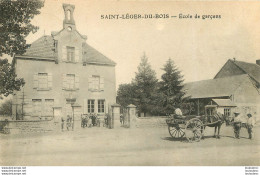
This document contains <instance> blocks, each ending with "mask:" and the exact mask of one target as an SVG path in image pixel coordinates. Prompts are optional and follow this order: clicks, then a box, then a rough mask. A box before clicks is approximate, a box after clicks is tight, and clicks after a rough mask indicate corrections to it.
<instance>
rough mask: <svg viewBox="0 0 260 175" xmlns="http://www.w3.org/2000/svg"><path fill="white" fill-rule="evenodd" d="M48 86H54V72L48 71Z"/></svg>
mask: <svg viewBox="0 0 260 175" xmlns="http://www.w3.org/2000/svg"><path fill="white" fill-rule="evenodd" d="M48 88H50V89H51V88H52V73H48Z"/></svg>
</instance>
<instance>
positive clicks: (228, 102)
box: [212, 99, 236, 107]
mask: <svg viewBox="0 0 260 175" xmlns="http://www.w3.org/2000/svg"><path fill="white" fill-rule="evenodd" d="M212 100H213V101H214V102H215V103H216V104H217V105H218V106H234V107H235V106H236V105H235V103H233V102H232V101H231V100H230V99H212Z"/></svg>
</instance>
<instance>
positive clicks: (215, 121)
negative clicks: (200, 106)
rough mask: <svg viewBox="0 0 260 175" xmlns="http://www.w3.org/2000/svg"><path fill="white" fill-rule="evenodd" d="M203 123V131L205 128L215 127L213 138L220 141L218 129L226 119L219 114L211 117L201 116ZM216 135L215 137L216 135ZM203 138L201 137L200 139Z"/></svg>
mask: <svg viewBox="0 0 260 175" xmlns="http://www.w3.org/2000/svg"><path fill="white" fill-rule="evenodd" d="M202 120H203V123H204V126H203V127H204V128H203V129H204V130H205V128H206V126H208V127H215V131H214V136H213V137H214V138H217V139H220V136H219V133H220V128H221V126H222V124H223V123H224V122H226V123H227V117H225V116H224V115H223V114H221V113H216V114H215V115H211V116H203V119H202ZM216 133H217V135H216ZM202 138H203V137H202Z"/></svg>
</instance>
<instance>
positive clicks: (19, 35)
mask: <svg viewBox="0 0 260 175" xmlns="http://www.w3.org/2000/svg"><path fill="white" fill-rule="evenodd" d="M43 5H44V2H43V1H40V0H0V31H1V32H0V56H2V54H8V55H10V56H13V55H14V54H23V53H24V52H25V50H26V48H27V47H28V44H26V40H25V38H26V37H27V36H28V35H29V34H30V32H32V33H35V32H36V31H37V30H38V27H37V26H34V25H32V24H31V20H32V19H33V18H34V16H35V15H38V14H40V11H39V10H40V9H41V8H42V7H43Z"/></svg>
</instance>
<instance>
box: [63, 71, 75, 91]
mask: <svg viewBox="0 0 260 175" xmlns="http://www.w3.org/2000/svg"><path fill="white" fill-rule="evenodd" d="M62 79H63V80H62V88H63V89H64V90H78V89H79V76H77V75H75V74H63V78H62Z"/></svg>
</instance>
